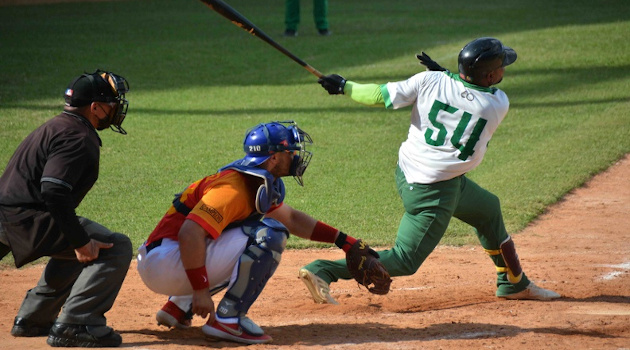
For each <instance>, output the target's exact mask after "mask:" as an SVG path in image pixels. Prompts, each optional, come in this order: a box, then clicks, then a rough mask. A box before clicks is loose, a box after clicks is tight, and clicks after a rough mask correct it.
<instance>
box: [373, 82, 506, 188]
mask: <svg viewBox="0 0 630 350" xmlns="http://www.w3.org/2000/svg"><path fill="white" fill-rule="evenodd" d="M385 86H386V88H387V91H386V94H389V96H384V97H385V106H386V107H387V108H394V109H398V108H402V107H406V106H409V105H413V109H412V111H411V126H410V127H409V135H408V137H407V140H406V141H405V142H403V143H402V145H401V146H400V150H399V155H398V156H399V158H398V164H399V166H400V168H401V169H402V171H403V172H404V174H405V177H406V179H407V182H409V183H421V184H429V183H435V182H438V181H445V180H449V179H452V178H454V177H457V176H459V175H462V174H464V173H466V172H468V171H471V170H472V169H474V168H475V167H476V166H477V165H479V164H480V163H481V160H482V159H483V156H484V154H485V153H486V149H487V147H488V142H489V141H490V138H492V134H493V133H494V131H495V130H496V129H497V127H498V126H499V124H500V123H501V121H502V120H503V118H505V115H506V114H507V112H508V108H509V101H508V98H507V96H506V94H505V93H504V92H503V91H501V90H499V89H496V88H484V87H481V86H477V85H473V84H470V83H468V82H465V81H464V80H462V79H461V78H460V77H459V76H458V75H456V74H453V73H450V72H433V71H426V72H422V73H419V74H416V75H414V76H413V77H411V78H409V79H407V80H404V81H399V82H393V83H391V82H390V83H387V84H386V85H385ZM388 97H389V98H388Z"/></svg>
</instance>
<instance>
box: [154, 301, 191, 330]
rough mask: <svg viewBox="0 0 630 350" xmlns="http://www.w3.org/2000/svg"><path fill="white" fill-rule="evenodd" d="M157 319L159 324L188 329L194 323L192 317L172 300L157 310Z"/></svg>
mask: <svg viewBox="0 0 630 350" xmlns="http://www.w3.org/2000/svg"><path fill="white" fill-rule="evenodd" d="M155 319H156V321H157V323H158V326H166V327H169V328H180V329H186V328H188V327H190V325H191V324H192V321H191V319H192V317H190V315H188V314H187V313H186V312H185V311H184V310H182V309H180V308H179V307H178V306H177V305H175V303H173V302H172V301H170V300H169V301H168V302H167V303H166V304H164V306H162V309H161V310H160V311H158V312H157V314H156V315H155Z"/></svg>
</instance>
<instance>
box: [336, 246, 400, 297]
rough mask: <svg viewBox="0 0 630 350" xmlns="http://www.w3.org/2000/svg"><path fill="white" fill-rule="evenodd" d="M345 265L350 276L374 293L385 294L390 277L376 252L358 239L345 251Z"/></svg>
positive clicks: (390, 280) (390, 281) (389, 283)
mask: <svg viewBox="0 0 630 350" xmlns="http://www.w3.org/2000/svg"><path fill="white" fill-rule="evenodd" d="M346 265H348V270H349V271H350V274H352V277H354V279H355V280H357V282H359V284H362V285H363V286H365V288H367V290H369V291H370V293H374V294H387V293H388V292H389V286H390V285H391V283H392V279H391V278H390V276H389V272H387V269H385V266H383V264H381V262H380V261H378V253H376V252H375V251H374V250H373V249H372V248H370V247H369V246H368V245H367V244H365V243H363V241H361V240H360V239H359V240H357V241H356V242H355V243H354V244H353V245H352V247H350V250H348V252H347V253H346Z"/></svg>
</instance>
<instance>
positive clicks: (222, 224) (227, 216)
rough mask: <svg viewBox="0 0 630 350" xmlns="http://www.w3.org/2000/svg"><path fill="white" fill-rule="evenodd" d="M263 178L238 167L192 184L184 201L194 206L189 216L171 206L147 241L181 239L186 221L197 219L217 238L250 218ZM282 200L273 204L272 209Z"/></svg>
mask: <svg viewBox="0 0 630 350" xmlns="http://www.w3.org/2000/svg"><path fill="white" fill-rule="evenodd" d="M261 184H262V180H261V179H259V178H256V177H253V176H248V175H246V174H243V173H240V172H238V171H235V170H225V171H222V172H219V173H216V174H214V175H210V176H206V177H204V178H203V179H201V180H198V181H195V182H194V183H192V184H191V185H190V186H188V188H186V190H184V192H183V193H182V195H181V198H180V201H181V202H182V203H183V204H184V205H185V206H186V207H188V208H192V210H191V211H190V213H189V214H188V215H187V216H185V215H184V214H182V213H180V212H178V211H177V209H175V206H174V205H171V207H170V208H169V209H168V211H167V212H166V214H165V215H164V217H162V220H160V222H159V223H158V224H157V226H156V227H155V229H154V230H153V232H151V235H150V236H149V238H148V239H147V244H148V243H151V242H153V241H156V240H158V239H161V238H169V239H172V240H177V235H178V233H179V229H180V227H181V226H182V224H183V223H184V220H186V219H188V220H193V221H194V222H196V223H197V224H199V225H200V226H201V227H203V228H204V229H205V230H206V232H208V234H209V235H210V236H211V237H212V238H214V239H216V238H217V237H219V235H220V234H221V232H223V230H224V229H225V228H226V227H227V226H228V225H229V224H231V223H233V222H235V221H239V220H243V219H246V218H247V217H248V216H250V215H252V214H253V213H254V212H255V211H256V206H255V200H256V191H257V190H258V187H259V186H260V185H261ZM280 205H282V203H279V204H278V205H275V206H272V207H271V209H270V210H269V211H268V212H271V211H273V210H275V209H276V208H278V207H279V206H280Z"/></svg>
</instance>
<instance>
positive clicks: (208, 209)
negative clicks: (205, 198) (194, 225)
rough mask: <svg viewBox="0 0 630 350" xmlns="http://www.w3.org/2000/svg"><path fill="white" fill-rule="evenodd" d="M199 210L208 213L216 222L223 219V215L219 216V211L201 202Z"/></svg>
mask: <svg viewBox="0 0 630 350" xmlns="http://www.w3.org/2000/svg"><path fill="white" fill-rule="evenodd" d="M199 210H201V211H203V212H205V213H208V214H209V215H210V216H211V217H212V218H213V219H214V220H215V221H216V222H221V221H223V216H221V214H219V212H218V211H217V210H216V209H214V208H213V207H209V206H207V205H205V204H202V205H201V206H200V207H199Z"/></svg>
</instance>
